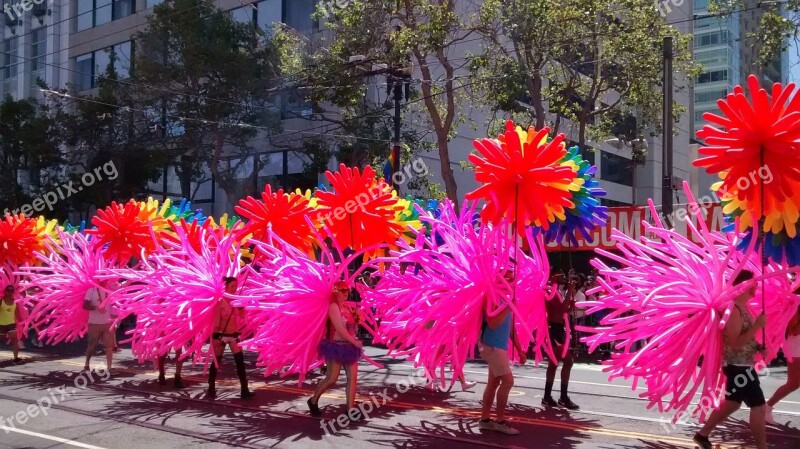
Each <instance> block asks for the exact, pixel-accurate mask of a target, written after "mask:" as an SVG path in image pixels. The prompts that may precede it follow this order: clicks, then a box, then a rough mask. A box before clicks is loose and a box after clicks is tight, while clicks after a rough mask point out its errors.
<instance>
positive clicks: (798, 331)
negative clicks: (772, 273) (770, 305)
mask: <svg viewBox="0 0 800 449" xmlns="http://www.w3.org/2000/svg"><path fill="white" fill-rule="evenodd" d="M798 290H800V289H798ZM798 290H795V292H794V294H798V293H799V292H798ZM783 354H784V355H785V356H786V357H787V358H789V359H791V360H789V361H787V363H786V374H787V378H786V383H785V384H783V385H781V386H780V387H779V388H778V389H777V390H776V391H775V393H774V394H773V395H772V397H771V398H769V401H767V416H766V421H767V422H768V423H770V424H777V422H776V421H775V417H773V416H772V409H773V408H774V407H775V405H777V404H778V402H780V401H781V400H782V399H783V398H785V397H786V396H789V394H791V393H793V392H795V391H797V390H798V389H799V388H800V307H798V308H797V310H796V311H795V314H794V317H792V319H791V320H790V321H789V325H788V326H787V327H786V342H785V343H784V344H783Z"/></svg>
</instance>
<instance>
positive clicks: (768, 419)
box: [764, 405, 778, 424]
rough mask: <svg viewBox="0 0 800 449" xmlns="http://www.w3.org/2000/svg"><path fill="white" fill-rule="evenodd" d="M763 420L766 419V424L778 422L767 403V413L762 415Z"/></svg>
mask: <svg viewBox="0 0 800 449" xmlns="http://www.w3.org/2000/svg"><path fill="white" fill-rule="evenodd" d="M764 421H766V422H767V424H778V422H777V421H775V417H774V416H772V407H770V406H769V405H768V406H767V415H766V416H765V417H764Z"/></svg>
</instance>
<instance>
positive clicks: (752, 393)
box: [722, 365, 767, 408]
mask: <svg viewBox="0 0 800 449" xmlns="http://www.w3.org/2000/svg"><path fill="white" fill-rule="evenodd" d="M722 372H723V374H725V377H726V381H725V399H727V400H729V401H733V402H738V403H740V404H741V403H742V402H744V403H745V405H747V406H748V407H750V408H753V407H758V406H761V405H764V404H766V403H767V401H766V400H765V399H764V392H763V391H762V390H761V382H759V380H758V373H757V372H756V370H755V368H753V367H750V366H736V365H727V366H725V367H723V368H722Z"/></svg>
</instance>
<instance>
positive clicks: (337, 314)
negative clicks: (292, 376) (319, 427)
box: [307, 281, 363, 417]
mask: <svg viewBox="0 0 800 449" xmlns="http://www.w3.org/2000/svg"><path fill="white" fill-rule="evenodd" d="M349 295H350V287H349V285H348V284H347V282H345V281H339V282H336V283H335V284H334V286H333V296H332V299H331V304H330V305H329V306H328V319H327V322H326V325H325V327H326V329H325V331H326V332H325V339H324V340H322V342H320V344H319V352H320V355H322V357H324V358H325V366H326V367H327V369H326V372H325V378H324V379H322V380H321V381H320V382H319V383H318V384H317V388H316V390H315V391H314V395H313V396H311V397H310V398H309V399H308V401H307V403H308V408H309V410H310V411H311V416H315V417H318V416H322V411H321V410H320V408H319V398H320V397H322V394H323V393H325V391H326V390H328V389H329V388H331V387H332V386H334V385H335V384H336V381H337V380H339V372H340V371H341V370H342V367H344V372H345V374H346V375H347V386H346V390H345V391H346V398H347V399H346V400H347V410H352V409H353V407H354V406H355V400H356V387H357V384H358V361H359V360H360V359H361V355H362V353H363V344H362V343H361V341H359V340H358V339H357V338H356V329H357V328H358V324H359V322H360V321H361V314H360V311H359V310H358V308H357V306H355V305H353V304H347V298H348V297H349Z"/></svg>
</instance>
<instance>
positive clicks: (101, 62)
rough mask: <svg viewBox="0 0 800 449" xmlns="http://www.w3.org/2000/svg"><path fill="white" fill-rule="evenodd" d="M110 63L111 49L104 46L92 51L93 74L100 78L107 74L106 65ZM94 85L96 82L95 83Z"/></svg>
mask: <svg viewBox="0 0 800 449" xmlns="http://www.w3.org/2000/svg"><path fill="white" fill-rule="evenodd" d="M109 64H111V49H110V48H106V49H103V50H97V51H96V52H94V76H95V78H98V79H99V78H100V77H104V76H108V65H109ZM95 85H96V84H95Z"/></svg>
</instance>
